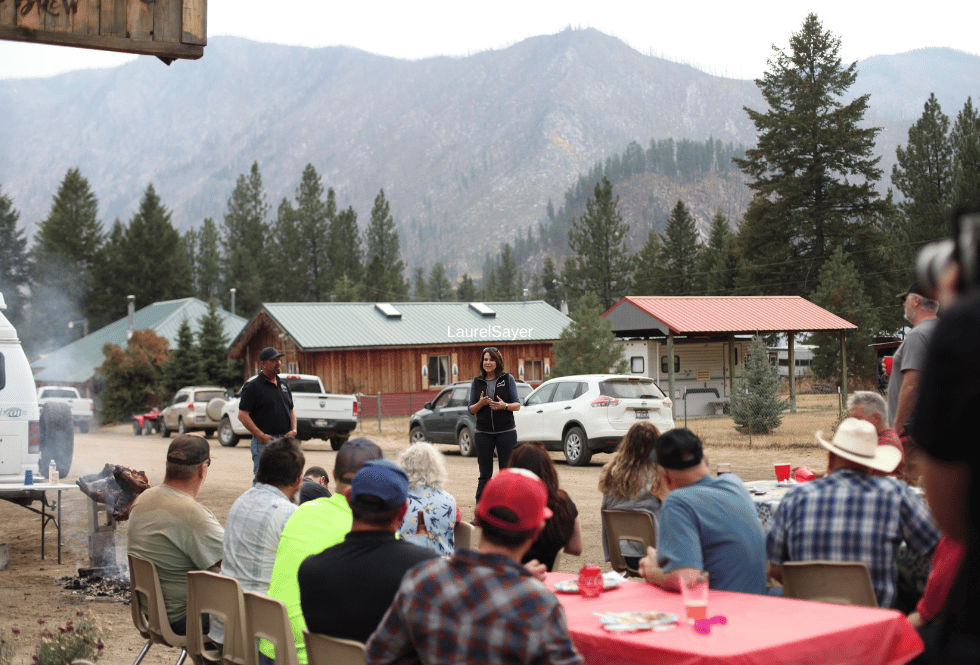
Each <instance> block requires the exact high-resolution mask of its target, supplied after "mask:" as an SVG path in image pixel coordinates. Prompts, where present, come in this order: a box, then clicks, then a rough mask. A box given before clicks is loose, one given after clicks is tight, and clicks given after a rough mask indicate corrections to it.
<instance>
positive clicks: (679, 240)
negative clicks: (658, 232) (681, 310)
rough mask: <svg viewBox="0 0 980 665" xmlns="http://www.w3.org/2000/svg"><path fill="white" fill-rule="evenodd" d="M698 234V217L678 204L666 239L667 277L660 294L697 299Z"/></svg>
mask: <svg viewBox="0 0 980 665" xmlns="http://www.w3.org/2000/svg"><path fill="white" fill-rule="evenodd" d="M699 246H700V243H699V242H698V230H697V227H696V226H695V224H694V217H692V216H691V212H690V211H689V210H688V209H687V206H686V205H684V202H683V201H678V202H677V204H676V205H675V206H674V209H673V210H671V211H670V217H668V218H667V226H666V228H664V238H663V253H662V256H663V261H662V263H663V273H662V274H661V277H660V288H659V291H658V293H660V294H661V295H668V296H686V295H693V294H695V293H696V292H697V290H698V279H697V277H698V276H697V275H696V274H695V271H696V270H697V267H698V251H699Z"/></svg>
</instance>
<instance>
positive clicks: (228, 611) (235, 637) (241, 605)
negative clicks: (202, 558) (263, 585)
mask: <svg viewBox="0 0 980 665" xmlns="http://www.w3.org/2000/svg"><path fill="white" fill-rule="evenodd" d="M203 614H210V615H211V624H212V626H213V625H214V620H215V618H218V619H220V620H221V621H222V622H223V624H224V630H225V635H224V642H223V645H222V649H221V650H220V651H219V650H218V649H209V648H208V647H207V645H206V644H205V642H204V639H205V637H206V635H205V634H204V632H203V631H202V630H201V615H203ZM187 655H189V656H190V657H191V660H192V661H193V662H194V664H195V665H219V664H220V665H245V599H244V598H243V596H242V589H241V587H240V586H239V585H238V580H236V579H235V578H234V577H228V576H227V575H218V574H217V573H211V572H208V571H203V570H200V571H193V572H189V573H187Z"/></svg>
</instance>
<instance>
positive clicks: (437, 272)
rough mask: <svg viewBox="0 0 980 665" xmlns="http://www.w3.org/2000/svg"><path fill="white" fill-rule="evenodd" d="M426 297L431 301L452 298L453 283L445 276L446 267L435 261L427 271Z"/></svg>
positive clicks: (442, 300) (444, 300) (443, 300)
mask: <svg viewBox="0 0 980 665" xmlns="http://www.w3.org/2000/svg"><path fill="white" fill-rule="evenodd" d="M426 286H427V287H428V289H427V290H428V299H429V300H431V301H433V302H446V301H449V300H452V299H453V284H452V282H450V281H449V278H448V277H446V267H445V266H443V265H442V264H441V263H436V264H435V265H433V266H432V270H431V271H429V280H428V282H427V284H426Z"/></svg>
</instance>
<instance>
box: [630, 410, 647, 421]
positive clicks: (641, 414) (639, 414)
mask: <svg viewBox="0 0 980 665" xmlns="http://www.w3.org/2000/svg"><path fill="white" fill-rule="evenodd" d="M633 413H635V414H636V419H637V420H646V419H648V418H649V417H650V412H649V411H648V410H646V409H636V410H635V411H634V412H633Z"/></svg>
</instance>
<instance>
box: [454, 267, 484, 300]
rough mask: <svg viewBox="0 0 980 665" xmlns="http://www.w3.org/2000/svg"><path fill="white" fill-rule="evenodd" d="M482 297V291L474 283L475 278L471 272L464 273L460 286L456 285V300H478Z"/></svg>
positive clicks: (460, 279)
mask: <svg viewBox="0 0 980 665" xmlns="http://www.w3.org/2000/svg"><path fill="white" fill-rule="evenodd" d="M479 299H480V292H479V291H478V290H477V288H476V284H474V283H473V278H472V277H470V276H469V273H463V276H462V277H460V278H459V286H458V287H456V300H458V301H459V302H476V301H477V300H479Z"/></svg>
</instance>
